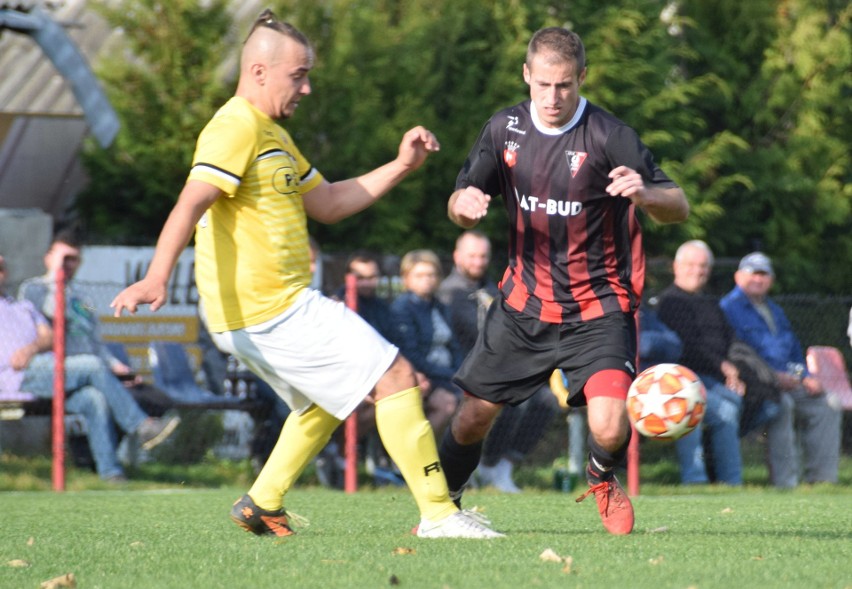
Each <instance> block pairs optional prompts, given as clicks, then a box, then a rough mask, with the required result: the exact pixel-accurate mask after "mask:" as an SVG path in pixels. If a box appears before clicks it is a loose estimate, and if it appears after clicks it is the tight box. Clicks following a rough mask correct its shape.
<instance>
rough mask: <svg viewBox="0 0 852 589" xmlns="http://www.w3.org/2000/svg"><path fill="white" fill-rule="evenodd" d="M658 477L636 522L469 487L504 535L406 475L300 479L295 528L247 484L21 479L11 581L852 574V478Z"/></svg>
mask: <svg viewBox="0 0 852 589" xmlns="http://www.w3.org/2000/svg"><path fill="white" fill-rule="evenodd" d="M650 490H653V491H654V492H653V493H650V492H649V493H645V494H643V495H641V496H640V497H637V498H635V501H634V503H635V507H636V512H637V524H636V530H635V532H634V533H633V534H632V535H631V536H627V537H614V536H610V535H608V534H606V533H605V532H604V531H603V528H602V527H601V524H600V520H599V518H598V515H597V511H596V509H595V506H594V502H593V501H592V500H589V501H586V502H584V503H580V504H577V503H575V502H574V501H573V495H565V494H562V493H558V492H555V491H540V490H532V491H529V490H528V491H526V492H525V493H523V494H521V495H516V496H506V495H498V494H494V493H490V492H488V491H479V492H470V493H469V494H468V496H467V497H466V499H467V504H468V505H473V504H477V505H479V506H482V507H484V508H485V509H486V513H487V514H488V515H489V516H490V517H491V518H492V519H493V520H494V525H495V527H497V528H498V529H500V530H502V531H504V532H506V533H507V534H508V537H507V538H505V539H500V540H493V541H470V540H467V541H465V540H421V539H418V538H416V537H413V536H412V535H410V534H409V533H408V530H409V529H410V527H411V526H412V525H413V524H414V523H416V520H417V514H416V509H415V507H414V503H413V501H412V500H411V498H410V496H409V495H408V494H407V493H405V492H402V491H400V490H396V489H393V490H390V489H380V490H368V491H364V492H360V493H357V494H355V495H346V494H344V493H341V492H336V491H330V490H326V489H321V488H316V487H307V488H300V489H297V490H295V491H293V492H292V493H291V495H290V496H289V497H288V506H289V507H290V508H291V509H292V510H294V511H295V512H297V513H299V514H300V515H303V516H305V517H307V518H309V519H310V521H311V525H310V526H309V527H307V528H304V529H301V530H299V533H298V534H297V535H296V536H294V537H291V538H286V539H283V540H278V539H273V538H258V537H255V536H252V535H250V534H247V533H245V532H243V531H242V530H240V529H239V528H237V527H236V526H235V525H233V524H232V523H231V522H230V521H229V520H228V518H227V513H228V509H229V508H230V504H231V502H232V501H233V500H234V499H236V497H238V496H239V495H240V494H241V493H242V492H243V489H242V488H222V489H174V490H167V489H166V490H164V489H152V490H132V489H127V490H124V489H122V490H109V491H73V492H66V493H60V494H56V493H49V492H36V493H33V492H6V493H2V494H0V512H2V513H3V516H2V534H0V587H4V588H5V587H38V586H39V583H41V582H43V581H45V580H47V579H51V578H54V577H56V576H59V575H62V574H65V573H69V572H70V573H74V574H75V576H76V577H77V582H78V586H79V587H81V588H88V589H91V588H96V587H100V588H105V589H121V588H124V587H127V588H134V589H138V588H146V587H152V588H154V587H156V588H169V587H174V588H180V589H185V588H187V587H191V588H194V587H205V588H207V587H228V588H231V587H251V588H257V589H260V588H264V587H270V588H273V587H275V588H281V587H298V588H311V587H317V588H320V587H321V588H324V589H325V588H333V587H341V588H342V587H347V588H349V587H358V588H361V587H388V586H392V585H395V584H397V583H398V584H399V586H401V587H434V588H437V589H441V588H444V587H447V588H460V589H461V588H478V587H483V588H490V589H493V588H500V587H524V588H526V587H636V588H642V587H648V588H653V589H665V588H681V589H685V588H687V587H694V588H697V589H708V588H711V587H724V588H728V587H741V588H745V587H760V588H762V589H769V588H773V587H808V588H809V589H813V588H823V587H825V588H829V587H831V588H848V587H852V561H850V558H849V552H850V549H852V542H850V540H852V535H850V534H852V490H850V489H849V488H846V487H821V486H820V487H813V488H801V489H798V490H796V491H792V492H778V491H774V490H769V489H764V488H753V487H747V488H745V489H726V488H718V487H698V488H695V487H693V488H689V489H678V490H677V492H676V494H675V493H671V494H670V493H668V492H667V489H666V488H665V487H657V488H654V487H651V488H649V491H650ZM547 548H550V549H552V550H553V551H555V552H556V553H557V554H559V555H561V556H570V557H571V558H572V565H571V570H570V572H564V571H563V566H562V565H561V564H559V563H555V562H544V561H542V560H540V558H539V555H540V554H541V553H542V552H543V551H544V550H545V549H547ZM398 549H411V550H412V553H410V554H397V553H396V551H397V550H398ZM16 559H17V560H22V561H26V563H28V564H29V566H25V567H20V568H19V567H12V566H9V565H8V564H7V563H9V562H10V561H13V560H16Z"/></svg>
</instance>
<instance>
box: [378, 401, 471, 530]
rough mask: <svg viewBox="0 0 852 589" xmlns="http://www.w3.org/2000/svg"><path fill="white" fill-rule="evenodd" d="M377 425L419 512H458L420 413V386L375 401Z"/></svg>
mask: <svg viewBox="0 0 852 589" xmlns="http://www.w3.org/2000/svg"><path fill="white" fill-rule="evenodd" d="M376 427H377V428H378V430H379V435H380V436H381V438H382V442H383V443H384V445H385V449H386V450H387V451H388V454H389V455H390V457H391V458H392V459H393V461H394V462H396V465H397V466H398V467H399V470H400V472H402V476H403V477H404V478H405V482H406V483H408V488H409V489H410V490H411V494H412V495H414V500H415V501H416V502H417V507H418V508H419V509H420V515H421V516H422V517H424V518H426V519H429V520H432V521H437V520H441V519H443V518H445V517H447V516H449V515H451V514H452V513H454V512H455V511H458V510H457V508H456V506H455V504H453V502H452V501H451V500H450V495H449V491H448V489H447V479H445V478H444V471H443V470H442V469H441V463H440V462H439V461H438V447H437V445H436V444H435V434H434V433H433V432H432V427H431V426H430V425H429V422H428V421H427V420H426V416H425V415H424V414H423V399H422V398H421V396H420V389H419V388H417V387H415V388H413V389H407V390H404V391H400V392H398V393H396V394H393V395H391V396H390V397H385V398H384V399H382V400H381V401H377V402H376Z"/></svg>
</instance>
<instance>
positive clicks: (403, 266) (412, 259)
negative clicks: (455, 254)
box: [399, 250, 442, 278]
mask: <svg viewBox="0 0 852 589" xmlns="http://www.w3.org/2000/svg"><path fill="white" fill-rule="evenodd" d="M421 263H422V264H432V266H434V267H435V272H436V273H437V274H438V278H440V277H441V275H442V269H441V259H440V258H439V257H438V254H436V253H435V252H433V251H432V250H411V251H410V252H408V253H407V254H405V255H404V256H402V261H401V262H400V263H399V274H400V276H405V275H406V274H408V273H409V272H411V269H412V268H414V266H416V265H417V264H421Z"/></svg>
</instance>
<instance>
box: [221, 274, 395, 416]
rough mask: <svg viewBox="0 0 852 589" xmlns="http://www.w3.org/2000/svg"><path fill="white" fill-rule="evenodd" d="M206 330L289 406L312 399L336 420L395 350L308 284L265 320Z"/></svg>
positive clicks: (300, 407) (357, 401) (373, 380)
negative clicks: (290, 302) (284, 307)
mask: <svg viewBox="0 0 852 589" xmlns="http://www.w3.org/2000/svg"><path fill="white" fill-rule="evenodd" d="M210 335H211V337H212V338H213V342H214V343H215V344H216V346H217V347H218V348H219V349H220V350H222V351H223V352H226V353H228V354H232V355H234V356H235V357H237V358H239V359H240V360H241V361H242V362H243V363H244V364H245V365H246V366H247V367H248V368H249V370H251V371H252V372H254V373H255V374H256V375H257V376H258V377H260V378H261V379H263V380H264V381H265V382H266V383H267V384H269V386H271V387H272V388H273V389H275V392H277V393H278V395H279V396H280V397H281V398H282V399H284V401H285V402H286V403H287V405H289V406H290V409H292V410H293V411H296V412H301V411H304V410H306V409H307V408H308V407H310V406H311V404H312V403H316V404H317V405H319V406H320V407H321V408H322V409H323V410H325V411H326V412H328V413H330V414H331V415H333V416H335V417H337V418H338V419H341V420H342V419H346V417H348V416H349V414H350V413H352V411H354V410H355V408H356V407H358V405H359V404H360V403H361V401H363V400H364V398H365V397H366V396H367V395H368V394H370V391H372V390H373V387H375V386H376V383H377V382H378V381H379V379H380V378H381V377H382V375H383V374H384V373H385V372H386V371H387V369H388V368H389V367H390V365H391V364H392V363H393V361H394V358H396V356H397V354H398V352H399V350H398V349H397V347H396V346H394V345H393V344H391V343H389V342H388V341H387V340H385V339H384V338H383V337H382V336H381V335H379V333H378V332H377V331H376V330H374V329H373V328H372V327H370V325H369V324H368V323H367V322H366V321H364V320H363V319H362V318H361V317H360V316H359V315H358V314H357V313H355V312H354V311H352V310H351V309H349V308H347V307H346V305H344V304H343V303H341V302H338V301H334V300H332V299H329V298H326V297H324V296H323V295H322V294H321V293H319V292H318V291H316V290H311V289H305V290H304V292H302V294H300V295H299V297H298V299H297V300H296V303H295V304H294V305H293V306H292V307H290V308H289V309H287V310H286V311H284V312H283V313H281V315H278V316H277V317H275V318H273V319H270V320H269V321H266V322H264V323H261V324H259V325H253V326H251V327H245V328H243V329H235V330H232V331H225V332H222V333H211V334H210Z"/></svg>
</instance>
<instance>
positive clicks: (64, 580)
mask: <svg viewBox="0 0 852 589" xmlns="http://www.w3.org/2000/svg"><path fill="white" fill-rule="evenodd" d="M76 586H77V577H75V576H74V573H65V574H64V575H61V576H59V577H54V578H53V579H50V580H48V581H45V582H44V583H42V584H41V589H59V588H60V587H71V588H73V587H76Z"/></svg>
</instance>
